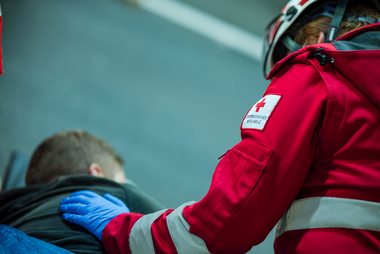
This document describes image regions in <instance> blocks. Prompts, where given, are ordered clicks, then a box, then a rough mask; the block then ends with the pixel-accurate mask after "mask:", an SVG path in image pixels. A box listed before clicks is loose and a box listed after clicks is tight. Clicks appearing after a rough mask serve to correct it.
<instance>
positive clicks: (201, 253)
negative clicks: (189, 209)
mask: <svg viewBox="0 0 380 254" xmlns="http://www.w3.org/2000/svg"><path fill="white" fill-rule="evenodd" d="M193 203H194V202H189V203H185V204H183V205H181V206H180V207H178V208H177V209H175V210H174V211H173V212H172V213H171V214H169V215H168V217H167V218H166V222H167V225H168V228H169V232H170V236H171V238H172V240H173V242H174V245H175V247H176V249H177V252H178V254H193V253H197V254H211V253H210V252H209V251H208V249H207V247H206V244H205V242H204V241H203V240H202V239H201V238H199V237H198V236H196V235H193V234H192V233H190V232H189V229H190V225H189V224H188V223H187V221H186V220H185V218H184V217H183V214H182V210H183V208H185V207H186V206H189V205H192V204H193Z"/></svg>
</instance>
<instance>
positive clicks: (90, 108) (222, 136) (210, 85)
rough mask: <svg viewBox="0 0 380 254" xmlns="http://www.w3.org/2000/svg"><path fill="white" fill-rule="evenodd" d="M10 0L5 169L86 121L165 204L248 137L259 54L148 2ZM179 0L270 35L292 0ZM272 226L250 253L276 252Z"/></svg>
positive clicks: (207, 175)
mask: <svg viewBox="0 0 380 254" xmlns="http://www.w3.org/2000/svg"><path fill="white" fill-rule="evenodd" d="M144 1H145V0H144ZM157 1H158V0H157ZM145 2H146V1H145ZM0 3H1V9H2V12H3V39H2V47H3V55H4V57H3V61H4V71H5V72H4V74H3V75H1V76H0V176H2V175H3V173H4V168H5V167H6V164H7V161H8V159H9V156H10V153H11V151H12V150H18V151H20V152H22V153H24V154H26V155H31V153H32V152H33V149H34V148H35V147H36V146H37V145H38V144H39V143H40V142H41V141H42V140H43V139H44V138H46V137H48V136H50V135H53V134H54V133H56V132H58V131H61V130H68V129H84V130H87V131H89V132H90V133H92V134H95V135H97V136H99V137H101V138H103V139H105V140H107V141H108V142H109V143H110V144H111V145H112V146H113V147H115V149H116V150H117V151H118V152H119V153H120V154H121V155H122V157H123V158H124V160H125V161H126V167H125V171H126V174H127V177H129V178H130V179H132V180H133V181H134V182H135V183H136V184H137V185H138V186H139V187H140V188H141V189H142V190H143V191H145V192H147V193H149V194H150V195H152V196H153V197H155V198H156V199H158V200H159V201H161V202H162V203H163V204H165V205H166V206H168V207H170V208H175V207H178V206H179V205H181V204H182V203H184V202H186V201H190V200H195V201H197V200H200V199H201V198H202V197H203V196H204V195H205V194H206V192H207V190H208V187H209V184H210V182H211V177H212V174H213V171H214V169H215V166H216V165H217V163H218V157H219V156H220V155H222V154H224V152H225V151H227V150H228V149H229V148H231V147H232V146H234V145H235V144H236V143H238V142H239V141H240V129H239V127H240V124H241V121H242V120H243V118H244V116H245V114H246V112H247V111H248V110H249V108H250V107H251V106H252V105H253V104H254V103H255V102H256V101H257V100H258V99H259V98H261V95H262V94H263V92H264V91H265V88H266V86H267V85H268V84H269V83H268V81H265V79H264V77H263V74H262V67H261V64H260V61H259V59H258V58H255V57H252V56H249V55H247V54H244V53H242V52H238V51H236V50H234V49H233V48H231V47H228V46H226V45H224V44H223V43H221V42H218V41H215V40H212V39H210V38H208V37H207V36H205V35H204V34H200V33H197V32H196V31H193V30H191V29H190V30H189V29H188V28H186V27H185V26H183V25H181V24H180V23H178V22H173V21H172V20H170V19H167V18H165V17H163V16H160V15H157V13H155V12H154V11H152V10H151V9H150V7H149V6H148V7H147V6H146V5H144V4H143V3H141V5H140V7H139V6H138V5H135V4H131V3H128V2H126V1H122V0H81V1H77V0H64V1H62V0H61V1H58V0H34V1H28V0H1V1H0ZM158 3H159V1H158ZM177 3H178V2H177ZM179 3H180V4H181V6H182V7H183V8H189V9H191V10H193V11H194V10H195V11H199V13H201V14H202V15H203V14H206V15H210V17H214V18H216V20H220V21H221V22H222V23H223V22H224V23H225V24H229V25H231V26H232V27H233V28H236V29H237V30H239V29H241V30H242V31H244V32H245V33H247V34H248V35H252V36H253V38H260V37H262V35H263V31H264V29H265V26H266V25H267V23H268V22H269V21H270V20H271V19H273V17H275V16H276V15H277V14H278V13H279V12H280V10H281V9H282V7H283V6H284V4H285V3H286V1H283V0H282V1H280V0H267V1H262V0H234V1H231V0H181V1H180V2H179ZM144 6H145V7H144ZM165 8H166V7H165ZM165 8H164V9H165ZM166 10H167V11H168V13H169V14H170V13H173V12H175V11H171V10H168V9H167V8H166ZM177 14H178V13H177ZM179 16H181V14H179ZM197 20H198V21H199V19H197ZM201 26H203V24H201ZM214 32H215V31H214ZM258 47H259V48H258ZM252 50H253V51H257V52H259V51H260V50H261V45H260V46H258V45H252ZM254 230H255V229H252V231H254ZM273 238H274V234H273V232H272V233H271V234H270V235H269V236H268V237H267V239H266V240H265V241H264V242H263V243H262V244H261V245H259V246H256V247H254V248H253V249H252V250H251V251H250V252H249V253H264V254H266V253H273V250H272V249H273V248H272V245H273Z"/></svg>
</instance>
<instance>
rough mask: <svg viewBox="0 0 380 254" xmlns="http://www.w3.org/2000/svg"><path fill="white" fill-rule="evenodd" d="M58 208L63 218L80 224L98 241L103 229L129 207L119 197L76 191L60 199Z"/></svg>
mask: <svg viewBox="0 0 380 254" xmlns="http://www.w3.org/2000/svg"><path fill="white" fill-rule="evenodd" d="M59 210H60V211H61V212H64V214H63V219H65V220H67V221H69V222H72V223H75V224H78V225H81V226H82V227H84V228H85V229H87V230H88V231H90V232H91V233H92V234H94V235H95V236H96V237H97V238H98V239H99V240H100V241H101V240H102V235H103V229H104V228H105V227H106V225H107V224H108V223H109V222H110V221H111V220H112V219H113V218H115V217H116V216H118V215H119V214H122V213H129V212H130V211H129V208H128V207H127V206H126V205H125V204H124V203H123V201H121V200H120V199H118V198H116V197H114V196H112V195H110V194H104V196H103V197H102V196H100V195H98V194H96V193H95V192H92V191H77V192H74V193H72V194H71V197H68V198H64V199H62V200H61V205H60V206H59Z"/></svg>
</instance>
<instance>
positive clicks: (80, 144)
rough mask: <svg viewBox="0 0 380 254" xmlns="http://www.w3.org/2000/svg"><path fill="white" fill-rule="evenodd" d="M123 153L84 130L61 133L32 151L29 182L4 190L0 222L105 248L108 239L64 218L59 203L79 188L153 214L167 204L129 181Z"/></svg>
mask: <svg viewBox="0 0 380 254" xmlns="http://www.w3.org/2000/svg"><path fill="white" fill-rule="evenodd" d="M122 164H123V162H122V160H121V158H120V156H119V155H118V154H117V153H116V152H115V151H114V149H112V147H111V146H110V145H109V144H108V143H107V142H105V141H104V140H101V139H99V138H97V137H95V136H93V135H91V134H89V133H87V132H85V131H66V132H60V133H58V134H56V135H54V136H52V137H50V138H48V139H47V140H45V141H44V142H43V143H41V144H40V145H39V146H38V147H37V149H36V151H35V152H34V153H33V156H32V158H31V161H30V164H29V167H28V170H27V173H26V187H25V188H19V189H13V190H10V191H7V192H4V193H1V194H0V204H1V206H0V224H5V225H7V226H11V227H14V228H16V229H19V230H21V231H23V232H25V233H26V234H27V235H29V236H32V237H35V238H37V239H40V240H43V241H46V242H48V243H51V244H54V245H56V246H59V247H62V248H64V249H66V250H69V251H71V252H74V253H78V254H80V253H83V254H84V253H105V250H104V248H103V244H102V243H101V242H100V241H99V240H98V239H97V238H96V237H95V236H93V235H92V234H91V233H89V232H88V231H87V230H86V229H84V228H83V227H81V226H78V225H75V224H72V223H68V222H66V221H64V220H63V219H62V214H61V212H60V211H59V209H58V207H59V202H60V200H62V199H63V198H65V197H69V196H70V194H71V193H72V192H75V191H78V190H91V191H94V192H96V193H97V194H99V195H102V196H103V195H104V194H106V193H109V194H111V195H113V196H115V197H117V198H119V199H121V200H122V201H123V202H124V203H125V204H126V205H127V206H128V208H129V209H130V211H131V212H137V213H143V214H147V213H152V212H156V211H158V210H161V209H162V208H163V207H162V205H161V204H160V203H158V202H157V201H155V200H154V199H153V198H151V197H150V196H148V195H146V194H144V193H142V192H141V191H140V190H139V189H137V187H135V186H134V185H133V184H129V183H126V177H125V174H124V170H123V168H122Z"/></svg>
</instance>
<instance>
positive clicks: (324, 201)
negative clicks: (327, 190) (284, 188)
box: [276, 197, 380, 237]
mask: <svg viewBox="0 0 380 254" xmlns="http://www.w3.org/2000/svg"><path fill="white" fill-rule="evenodd" d="M312 228H350V229H364V230H373V231H380V203H377V202H369V201H363V200H356V199H346V198H331V197H315V198H305V199H300V200H296V201H294V202H293V204H292V205H291V206H290V207H289V209H288V211H287V212H286V213H285V214H284V216H282V218H281V220H280V222H279V223H278V225H277V229H276V237H278V236H280V235H282V234H283V233H285V232H287V231H291V230H297V229H312Z"/></svg>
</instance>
